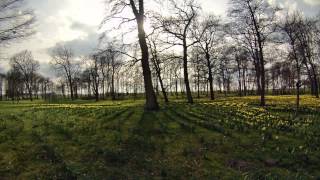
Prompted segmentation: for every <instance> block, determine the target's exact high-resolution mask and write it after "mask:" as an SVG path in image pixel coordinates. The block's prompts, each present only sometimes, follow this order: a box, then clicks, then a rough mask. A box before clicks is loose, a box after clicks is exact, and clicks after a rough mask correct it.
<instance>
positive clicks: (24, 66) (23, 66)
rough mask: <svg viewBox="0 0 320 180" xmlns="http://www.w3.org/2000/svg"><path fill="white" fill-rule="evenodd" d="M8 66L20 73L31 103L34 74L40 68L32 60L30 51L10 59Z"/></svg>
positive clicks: (36, 62)
mask: <svg viewBox="0 0 320 180" xmlns="http://www.w3.org/2000/svg"><path fill="white" fill-rule="evenodd" d="M10 64H11V66H12V67H13V68H17V69H18V70H19V71H20V72H21V74H22V76H23V81H24V83H25V86H26V88H27V91H28V94H29V98H30V100H31V101H32V100H33V98H32V96H33V86H34V83H35V77H36V72H37V70H38V69H39V67H40V65H39V62H38V61H36V60H34V59H33V56H32V53H31V52H30V51H28V50H25V51H22V52H20V53H18V54H15V55H14V56H13V57H11V59H10Z"/></svg>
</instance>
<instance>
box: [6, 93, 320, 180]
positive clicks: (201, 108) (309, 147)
mask: <svg viewBox="0 0 320 180" xmlns="http://www.w3.org/2000/svg"><path fill="white" fill-rule="evenodd" d="M258 99H259V98H258V97H243V98H231V97H230V98H220V99H218V100H215V101H205V100H201V101H198V102H197V103H195V104H193V105H189V104H186V103H184V102H172V103H169V104H168V105H165V104H162V105H161V110H160V111H158V112H144V111H143V101H140V100H138V101H132V100H130V101H114V102H112V101H102V102H98V103H94V102H89V101H87V102H86V101H77V102H73V103H64V104H48V103H45V102H42V101H36V102H28V101H23V102H21V103H19V104H13V103H12V102H0V174H1V178H0V179H16V178H18V179H138V178H142V177H143V178H145V179H150V178H151V177H152V178H168V179H203V178H207V179H215V178H217V179H221V178H223V179H238V178H241V179H259V178H261V179H317V178H320V100H317V99H315V98H312V97H310V96H302V100H301V110H300V112H299V115H298V116H296V113H295V110H294V101H295V97H294V96H281V97H276V96H268V97H267V103H268V106H267V107H266V108H260V107H259V106H258V104H259V103H258V102H259V100H258Z"/></svg>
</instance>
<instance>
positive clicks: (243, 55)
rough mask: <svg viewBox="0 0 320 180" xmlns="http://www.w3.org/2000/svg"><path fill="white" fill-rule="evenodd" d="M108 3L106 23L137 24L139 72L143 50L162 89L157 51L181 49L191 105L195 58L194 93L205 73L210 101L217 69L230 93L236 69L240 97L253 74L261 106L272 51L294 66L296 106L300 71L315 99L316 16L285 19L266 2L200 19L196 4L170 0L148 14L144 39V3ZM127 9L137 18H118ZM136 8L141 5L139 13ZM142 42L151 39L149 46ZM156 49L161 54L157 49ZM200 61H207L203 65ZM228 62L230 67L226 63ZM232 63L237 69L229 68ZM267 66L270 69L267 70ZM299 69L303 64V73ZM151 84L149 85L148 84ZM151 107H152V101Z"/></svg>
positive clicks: (244, 3)
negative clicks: (163, 9) (148, 25)
mask: <svg viewBox="0 0 320 180" xmlns="http://www.w3.org/2000/svg"><path fill="white" fill-rule="evenodd" d="M108 2H109V4H110V5H111V6H112V7H113V8H112V10H111V15H110V16H108V17H107V18H106V20H105V22H108V21H109V20H110V19H112V18H116V19H119V17H122V18H120V19H122V21H121V22H120V25H122V24H123V23H128V22H131V21H133V20H136V21H137V26H138V28H137V29H138V34H139V43H140V47H141V53H142V56H141V61H142V66H143V70H145V71H148V67H147V68H146V67H145V66H146V63H145V61H147V57H148V56H147V55H148V53H147V52H151V62H155V63H156V66H155V69H156V74H157V76H158V79H159V82H160V85H161V86H162V87H163V85H162V83H163V82H162V79H161V78H162V77H161V75H160V76H159V74H160V73H159V72H161V71H160V70H159V69H160V66H159V60H158V59H159V57H160V55H159V54H158V53H159V52H163V51H164V52H165V53H168V52H169V51H168V50H170V49H172V48H175V49H174V50H177V48H176V47H179V46H180V47H182V53H181V55H178V56H179V57H178V59H181V62H182V69H183V78H184V86H185V91H186V97H187V101H188V102H189V103H193V98H192V93H191V88H190V81H189V78H190V74H189V72H190V69H192V68H190V66H189V63H190V62H191V58H193V61H192V62H193V63H195V66H194V69H193V70H195V69H196V70H197V73H196V74H197V76H198V85H197V86H198V89H199V82H200V81H199V80H200V72H205V74H204V77H205V81H203V82H205V83H206V82H209V87H210V98H211V99H214V92H213V76H214V75H213V71H214V70H216V71H218V72H216V73H215V75H217V76H220V77H219V79H218V81H219V86H220V87H221V84H223V86H224V88H227V89H230V79H231V78H232V74H233V73H234V70H232V69H236V71H237V74H238V82H239V92H240V94H242V91H244V94H246V89H247V83H248V82H247V81H248V79H247V78H248V77H247V75H249V74H250V75H254V78H253V80H254V81H255V88H256V90H257V94H259V95H260V96H261V100H260V104H261V106H264V105H265V104H266V102H265V94H266V91H267V86H268V79H267V78H268V74H270V73H269V72H267V71H268V70H271V69H276V68H277V66H276V65H274V61H276V60H277V59H276V58H275V57H272V55H273V54H272V53H273V52H272V49H273V50H274V49H277V52H283V53H284V54H285V55H283V56H281V57H282V59H278V61H279V63H284V62H283V61H286V60H287V61H289V62H291V60H292V59H294V60H295V62H296V64H295V66H296V68H295V69H289V70H290V72H291V75H292V76H293V77H291V79H293V81H296V88H297V106H299V88H300V86H301V80H300V79H301V71H302V70H303V71H304V72H306V73H307V75H308V76H307V79H308V81H309V83H310V84H311V92H312V94H313V95H315V96H316V97H318V96H319V95H318V94H319V93H318V91H319V86H318V81H319V80H318V78H317V74H318V70H317V64H318V63H319V41H318V37H319V22H318V19H316V18H314V19H310V18H304V17H302V16H301V15H299V13H298V12H296V13H290V14H288V15H287V16H285V17H283V16H284V13H283V10H281V9H279V8H277V7H273V6H271V5H270V4H269V2H268V1H266V0H230V5H231V6H230V8H229V17H228V18H227V19H223V20H221V19H219V18H217V17H215V16H213V15H211V16H207V17H202V16H201V15H200V14H201V8H200V6H198V4H197V3H196V1H195V0H180V1H174V0H168V1H166V2H165V3H164V4H166V3H168V4H169V8H168V12H166V13H162V14H160V13H159V12H148V15H150V14H151V15H150V16H149V19H150V20H149V21H151V22H152V24H153V31H152V33H151V34H148V35H145V32H144V29H143V23H144V20H143V18H144V16H145V14H144V9H143V8H144V4H145V3H144V1H143V0H137V1H134V0H130V1H128V2H127V1H126V0H110V1H108ZM127 7H128V8H131V9H132V11H133V14H134V15H135V16H134V17H133V18H128V17H124V16H122V15H123V14H122V12H123V10H124V9H125V8H127ZM136 7H139V8H140V11H139V10H138V9H137V8H136ZM141 16H142V17H141ZM290 17H293V18H290ZM221 22H224V23H221ZM290 26H294V27H290ZM293 34H294V35H293ZM142 36H143V37H142ZM150 39H151V40H150ZM146 40H149V41H150V45H149V46H148V43H147V41H146ZM148 48H149V49H148ZM159 49H162V50H160V51H159ZM297 49H299V50H297ZM190 50H191V51H192V53H190ZM173 57H174V56H173ZM171 58H172V57H171ZM173 59H176V58H173ZM201 59H202V60H201ZM155 60H156V61H155ZM203 60H205V62H206V63H204V64H201V62H202V61H203ZM232 60H233V61H234V63H233V64H232V63H230V61H232ZM233 65H235V66H236V67H230V66H233ZM270 66H271V68H268V67H270ZM302 66H304V68H303V69H302ZM204 67H206V68H204ZM272 75H273V78H272V80H273V82H272V83H273V87H274V88H275V83H274V81H275V79H276V78H275V77H274V75H275V73H273V74H272ZM146 76H147V77H146ZM149 76H150V74H149V73H144V78H145V83H146V81H149V80H150V77H151V76H150V77H149ZM249 78H250V77H249ZM285 78H287V77H285ZM251 79H252V78H251ZM283 81H285V80H283ZM251 83H252V82H251ZM149 84H150V83H149V82H147V85H149ZM145 91H146V94H148V93H149V94H151V95H150V97H151V96H152V94H154V93H153V92H152V91H153V90H152V88H150V87H149V86H147V87H146V88H145ZM149 91H150V92H149ZM162 91H163V95H164V97H165V99H166V101H167V98H166V92H165V88H162ZM147 97H149V96H148V95H147ZM148 99H149V100H150V99H152V98H147V104H146V106H147V108H149V109H154V108H153V107H152V106H148V104H150V103H151V102H148ZM153 104H156V101H155V100H154V102H153ZM154 107H156V106H154Z"/></svg>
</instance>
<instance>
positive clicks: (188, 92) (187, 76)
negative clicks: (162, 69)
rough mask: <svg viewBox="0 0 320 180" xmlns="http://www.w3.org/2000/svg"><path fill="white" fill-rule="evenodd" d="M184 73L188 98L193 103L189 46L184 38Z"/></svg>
mask: <svg viewBox="0 0 320 180" xmlns="http://www.w3.org/2000/svg"><path fill="white" fill-rule="evenodd" d="M183 74H184V83H185V86H186V93H187V100H188V103H191V104H192V103H193V98H192V94H191V90H190V83H189V75H188V47H187V41H186V39H185V38H184V39H183Z"/></svg>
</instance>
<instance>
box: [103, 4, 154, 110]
mask: <svg viewBox="0 0 320 180" xmlns="http://www.w3.org/2000/svg"><path fill="white" fill-rule="evenodd" d="M107 2H108V4H109V5H111V6H112V7H113V8H112V12H111V15H110V16H108V17H107V18H106V19H105V20H106V21H108V20H109V19H110V18H119V17H118V16H119V15H121V13H122V12H123V11H124V9H126V8H127V7H130V8H131V10H132V12H133V15H134V18H122V20H123V21H122V22H121V23H126V22H130V21H136V23H137V30H138V39H139V45H140V50H141V65H142V72H143V79H144V89H145V95H146V105H145V108H146V109H147V110H158V109H159V104H158V102H157V97H156V94H155V92H154V89H153V84H152V77H151V71H150V66H149V50H148V45H147V40H146V33H145V30H144V22H145V6H144V5H145V2H144V0H107ZM106 21H104V22H106Z"/></svg>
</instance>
